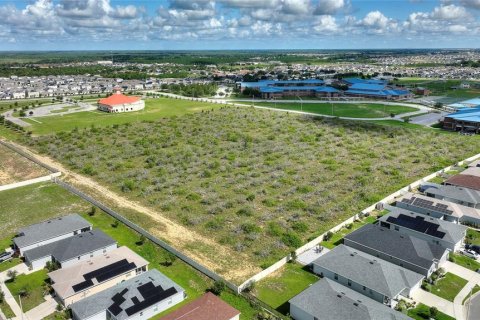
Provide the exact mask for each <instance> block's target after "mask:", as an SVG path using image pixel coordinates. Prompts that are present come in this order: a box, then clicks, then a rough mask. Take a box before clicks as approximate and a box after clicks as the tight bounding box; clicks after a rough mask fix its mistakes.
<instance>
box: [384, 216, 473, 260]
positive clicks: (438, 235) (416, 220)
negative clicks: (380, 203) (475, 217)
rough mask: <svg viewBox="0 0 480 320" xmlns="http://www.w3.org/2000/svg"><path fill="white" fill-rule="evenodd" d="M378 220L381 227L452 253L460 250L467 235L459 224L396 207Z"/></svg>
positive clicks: (465, 230) (464, 228)
mask: <svg viewBox="0 0 480 320" xmlns="http://www.w3.org/2000/svg"><path fill="white" fill-rule="evenodd" d="M378 220H379V223H380V225H381V226H382V227H385V228H390V229H391V230H395V231H398V232H400V233H403V234H407V235H413V236H415V237H418V238H421V239H425V240H427V241H429V242H431V243H434V244H439V245H441V246H443V247H444V248H446V249H448V250H450V251H453V252H455V251H458V250H460V247H461V245H462V243H463V240H464V239H465V235H466V233H467V227H465V226H463V225H461V224H456V223H452V222H448V221H445V220H442V219H437V218H433V217H428V216H426V215H424V214H421V213H416V212H412V211H408V210H405V209H401V208H396V207H393V208H392V211H390V212H389V213H388V214H386V215H384V216H382V217H381V218H379V219H378Z"/></svg>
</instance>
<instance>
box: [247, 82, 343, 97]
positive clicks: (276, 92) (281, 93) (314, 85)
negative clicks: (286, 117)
mask: <svg viewBox="0 0 480 320" xmlns="http://www.w3.org/2000/svg"><path fill="white" fill-rule="evenodd" d="M246 88H254V89H257V90H258V91H259V92H260V94H261V96H262V99H275V98H283V97H293V98H295V97H337V96H339V95H340V94H341V91H339V90H337V89H335V88H332V87H328V86H325V82H324V81H323V80H318V79H307V80H260V81H258V82H240V90H241V91H242V92H243V91H244V90H245V89H246Z"/></svg>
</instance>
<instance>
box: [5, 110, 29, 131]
mask: <svg viewBox="0 0 480 320" xmlns="http://www.w3.org/2000/svg"><path fill="white" fill-rule="evenodd" d="M2 115H3V116H4V117H5V120H9V121H12V122H13V123H15V124H18V125H19V126H22V127H28V126H31V124H30V123H28V122H25V121H23V120H22V119H20V118H17V117H14V116H13V110H10V111H7V112H4V113H3V114H2Z"/></svg>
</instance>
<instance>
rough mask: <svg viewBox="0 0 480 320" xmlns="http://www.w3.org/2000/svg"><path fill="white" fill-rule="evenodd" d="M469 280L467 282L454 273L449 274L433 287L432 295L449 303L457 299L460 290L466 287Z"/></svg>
mask: <svg viewBox="0 0 480 320" xmlns="http://www.w3.org/2000/svg"><path fill="white" fill-rule="evenodd" d="M467 283H468V280H465V279H463V278H461V277H459V276H457V275H454V274H453V273H450V272H447V273H446V274H445V276H444V277H443V278H441V279H439V280H438V281H437V283H436V284H435V285H432V291H431V292H432V293H433V294H436V295H437V296H439V297H442V298H444V299H446V300H448V301H452V302H453V300H454V299H455V297H456V296H457V294H458V293H459V292H460V290H462V289H463V287H465V285H466V284H467Z"/></svg>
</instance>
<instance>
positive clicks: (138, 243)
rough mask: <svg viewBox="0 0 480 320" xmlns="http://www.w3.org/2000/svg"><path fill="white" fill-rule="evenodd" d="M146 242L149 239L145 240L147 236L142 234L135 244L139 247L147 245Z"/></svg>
mask: <svg viewBox="0 0 480 320" xmlns="http://www.w3.org/2000/svg"><path fill="white" fill-rule="evenodd" d="M146 240H147V238H145V236H144V235H143V234H141V235H140V237H139V238H138V241H137V242H135V243H136V244H137V246H141V245H143V244H144V243H145V241H146Z"/></svg>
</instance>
